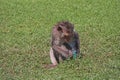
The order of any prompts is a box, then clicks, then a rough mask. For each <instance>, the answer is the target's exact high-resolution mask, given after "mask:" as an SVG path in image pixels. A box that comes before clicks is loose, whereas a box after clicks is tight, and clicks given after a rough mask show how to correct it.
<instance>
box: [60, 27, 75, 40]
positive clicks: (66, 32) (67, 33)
mask: <svg viewBox="0 0 120 80" xmlns="http://www.w3.org/2000/svg"><path fill="white" fill-rule="evenodd" d="M58 31H59V32H60V33H61V38H62V39H63V40H64V41H65V42H69V41H70V40H71V39H72V37H73V28H72V27H71V28H67V27H58Z"/></svg>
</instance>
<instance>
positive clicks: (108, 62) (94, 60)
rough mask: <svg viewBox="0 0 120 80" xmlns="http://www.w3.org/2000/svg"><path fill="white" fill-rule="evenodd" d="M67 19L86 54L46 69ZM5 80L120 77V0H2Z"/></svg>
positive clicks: (0, 65)
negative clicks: (56, 31) (54, 37)
mask: <svg viewBox="0 0 120 80" xmlns="http://www.w3.org/2000/svg"><path fill="white" fill-rule="evenodd" d="M61 20H69V21H70V22H72V23H73V24H74V25H75V29H76V31H77V32H78V33H79V35H80V40H81V48H80V50H81V54H82V55H83V57H82V58H78V59H76V60H67V61H64V63H62V64H60V65H58V67H57V68H55V69H45V68H43V66H44V64H49V63H50V58H49V48H50V38H51V29H52V26H53V25H54V24H56V23H57V22H58V21H61ZM0 80H120V1H119V0H0Z"/></svg>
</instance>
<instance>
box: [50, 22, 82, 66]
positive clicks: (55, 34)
mask: <svg viewBox="0 0 120 80" xmlns="http://www.w3.org/2000/svg"><path fill="white" fill-rule="evenodd" d="M74 52H75V54H76V55H75V58H76V57H77V56H78V55H79V53H80V40H79V35H78V33H77V32H76V31H75V30H74V25H73V24H72V23H70V22H69V21H61V22H58V23H57V24H56V25H55V26H54V27H53V28H52V39H51V48H50V60H51V62H52V65H53V66H57V65H58V64H59V63H60V62H62V61H64V60H66V59H68V58H70V59H73V57H74V55H73V53H74Z"/></svg>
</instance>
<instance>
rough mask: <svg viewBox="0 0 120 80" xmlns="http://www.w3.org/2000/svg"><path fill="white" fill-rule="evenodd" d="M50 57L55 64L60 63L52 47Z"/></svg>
mask: <svg viewBox="0 0 120 80" xmlns="http://www.w3.org/2000/svg"><path fill="white" fill-rule="evenodd" d="M50 59H51V62H52V64H53V65H57V64H58V62H57V60H56V58H55V55H54V51H53V49H52V48H51V49H50Z"/></svg>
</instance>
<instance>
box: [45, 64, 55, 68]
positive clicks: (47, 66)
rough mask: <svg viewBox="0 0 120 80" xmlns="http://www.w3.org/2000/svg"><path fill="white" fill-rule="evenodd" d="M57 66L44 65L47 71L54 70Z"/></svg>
mask: <svg viewBox="0 0 120 80" xmlns="http://www.w3.org/2000/svg"><path fill="white" fill-rule="evenodd" d="M56 66H57V65H53V64H46V65H44V68H46V69H53V68H55V67H56Z"/></svg>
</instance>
